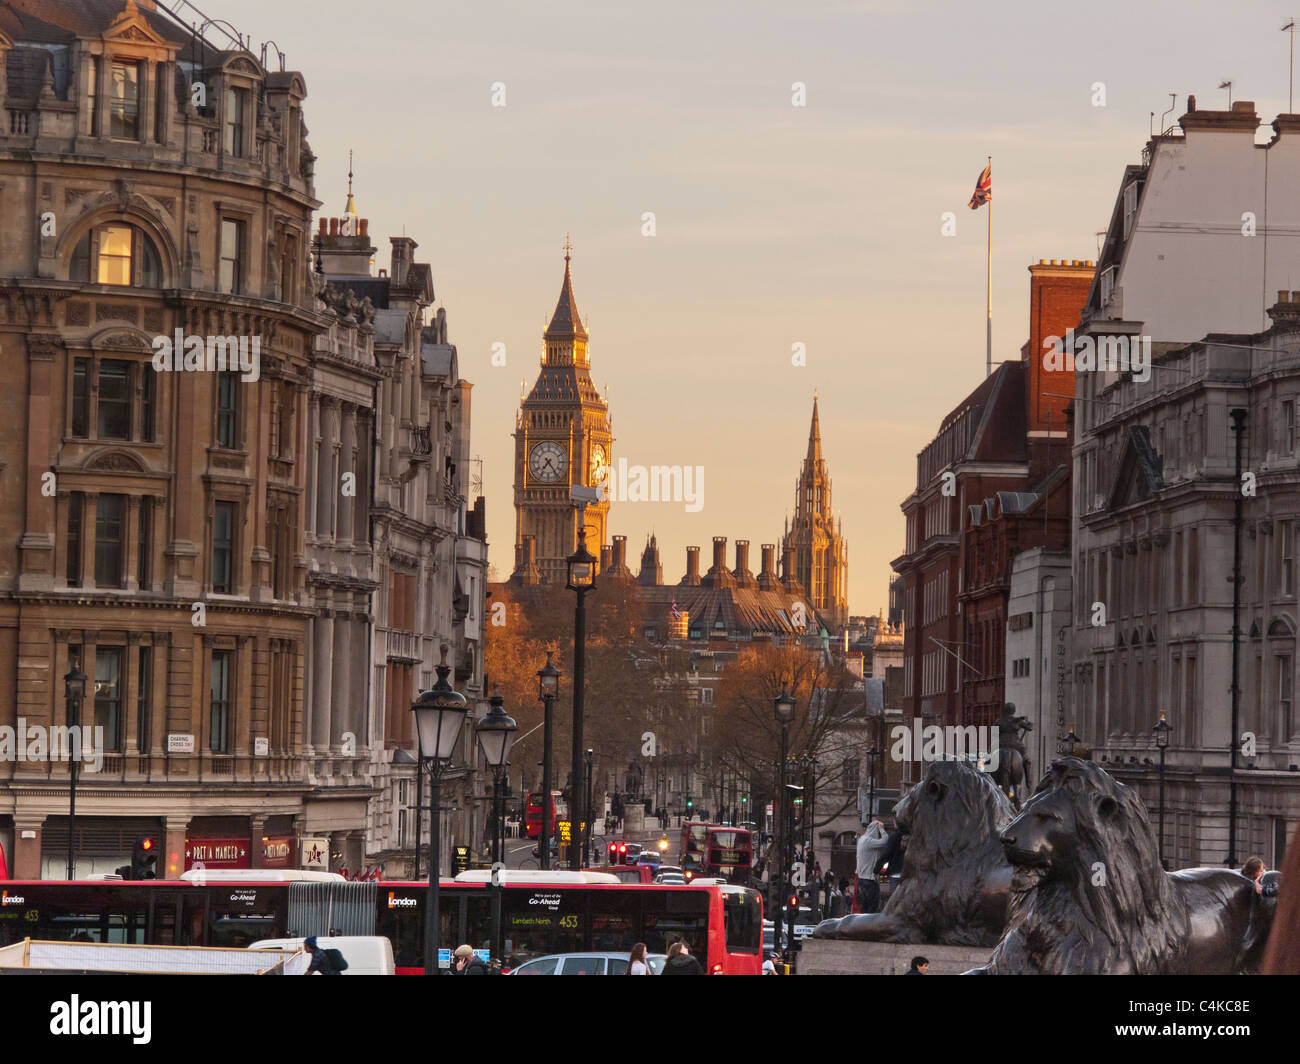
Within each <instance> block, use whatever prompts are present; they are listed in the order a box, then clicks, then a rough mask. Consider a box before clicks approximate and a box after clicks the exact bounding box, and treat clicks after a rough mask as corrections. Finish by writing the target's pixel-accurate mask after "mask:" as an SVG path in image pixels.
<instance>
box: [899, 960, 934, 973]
mask: <svg viewBox="0 0 1300 1064" xmlns="http://www.w3.org/2000/svg"><path fill="white" fill-rule="evenodd" d="M903 974H904V975H929V974H930V959H929V958H928V957H913V958H912V967H910V968H909V969H907V971H906V972H904V973H903Z"/></svg>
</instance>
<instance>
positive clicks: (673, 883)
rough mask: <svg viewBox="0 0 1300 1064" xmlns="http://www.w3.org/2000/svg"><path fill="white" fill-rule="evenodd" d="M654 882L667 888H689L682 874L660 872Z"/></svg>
mask: <svg viewBox="0 0 1300 1064" xmlns="http://www.w3.org/2000/svg"><path fill="white" fill-rule="evenodd" d="M654 881H655V882H656V883H658V884H660V885H662V886H666V887H684V886H687V882H686V877H685V876H684V875H682V874H681V873H680V872H660V873H659V874H658V875H657V876H655V879H654Z"/></svg>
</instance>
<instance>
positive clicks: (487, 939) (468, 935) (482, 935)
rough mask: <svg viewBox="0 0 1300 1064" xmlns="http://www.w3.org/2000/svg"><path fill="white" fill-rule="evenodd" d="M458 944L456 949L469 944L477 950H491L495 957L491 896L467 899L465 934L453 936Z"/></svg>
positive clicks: (484, 895) (473, 895) (481, 895)
mask: <svg viewBox="0 0 1300 1064" xmlns="http://www.w3.org/2000/svg"><path fill="white" fill-rule="evenodd" d="M452 937H453V938H455V940H456V942H455V944H454V945H453V946H452V947H451V948H452V949H455V948H456V946H459V945H460V944H461V943H462V942H467V943H469V944H470V945H471V946H473V947H474V948H475V949H485V950H490V951H491V952H492V954H493V955H494V956H495V954H496V949H495V948H494V947H493V945H492V897H491V894H471V895H469V896H468V897H466V898H465V932H464V936H463V937H462V936H461V934H460V933H459V932H456V933H455V934H453V935H452Z"/></svg>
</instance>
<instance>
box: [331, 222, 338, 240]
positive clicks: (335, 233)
mask: <svg viewBox="0 0 1300 1064" xmlns="http://www.w3.org/2000/svg"><path fill="white" fill-rule="evenodd" d="M338 235H339V220H338V219H337V218H331V219H330V236H338Z"/></svg>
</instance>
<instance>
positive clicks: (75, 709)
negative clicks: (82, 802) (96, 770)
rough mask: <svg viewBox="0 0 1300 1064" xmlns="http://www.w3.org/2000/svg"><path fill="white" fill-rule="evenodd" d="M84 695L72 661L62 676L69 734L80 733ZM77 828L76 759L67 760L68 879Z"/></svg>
mask: <svg viewBox="0 0 1300 1064" xmlns="http://www.w3.org/2000/svg"><path fill="white" fill-rule="evenodd" d="M85 697H86V674H85V673H84V672H82V671H81V669H80V668H79V667H78V666H77V663H76V662H75V661H74V662H73V663H72V668H71V669H70V670H68V674H67V675H66V676H65V677H63V701H64V707H65V708H66V710H67V713H68V727H69V728H72V729H76V730H75V731H73V732H72V733H71V734H73V735H80V734H81V700H82V699H83V698H85ZM76 830H77V759H76V758H75V757H74V758H72V759H70V760H69V761H68V879H74V878H75V877H76V876H75V868H76V852H75V845H74V843H73V839H74V838H75V836H76Z"/></svg>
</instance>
